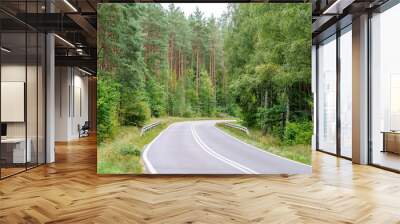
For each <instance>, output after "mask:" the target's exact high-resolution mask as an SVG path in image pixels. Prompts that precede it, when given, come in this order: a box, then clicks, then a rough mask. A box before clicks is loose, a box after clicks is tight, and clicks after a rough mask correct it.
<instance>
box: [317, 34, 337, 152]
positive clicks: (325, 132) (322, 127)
mask: <svg viewBox="0 0 400 224" xmlns="http://www.w3.org/2000/svg"><path fill="white" fill-rule="evenodd" d="M318 149H320V150H322V151H326V152H330V153H336V36H335V35H334V36H332V37H330V38H329V39H327V40H326V41H324V42H322V43H321V44H320V45H319V47H318Z"/></svg>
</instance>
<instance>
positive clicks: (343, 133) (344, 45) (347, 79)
mask: <svg viewBox="0 0 400 224" xmlns="http://www.w3.org/2000/svg"><path fill="white" fill-rule="evenodd" d="M339 41H340V50H339V52H340V154H341V156H344V157H347V158H351V157H352V149H351V146H352V49H351V48H352V33H351V25H350V26H348V27H346V28H345V29H344V30H342V31H341V35H340V39H339Z"/></svg>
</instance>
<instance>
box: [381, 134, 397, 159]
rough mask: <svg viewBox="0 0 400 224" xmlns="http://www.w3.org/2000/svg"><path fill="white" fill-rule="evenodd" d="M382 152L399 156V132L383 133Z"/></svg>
mask: <svg viewBox="0 0 400 224" xmlns="http://www.w3.org/2000/svg"><path fill="white" fill-rule="evenodd" d="M382 134H383V150H382V152H392V153H396V154H400V131H383V132H382Z"/></svg>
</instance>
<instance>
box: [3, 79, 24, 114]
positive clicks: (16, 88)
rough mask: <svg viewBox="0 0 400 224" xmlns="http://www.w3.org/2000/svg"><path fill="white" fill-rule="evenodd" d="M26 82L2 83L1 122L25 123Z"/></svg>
mask: <svg viewBox="0 0 400 224" xmlns="http://www.w3.org/2000/svg"><path fill="white" fill-rule="evenodd" d="M24 101H25V86H24V82H1V108H2V110H1V122H24Z"/></svg>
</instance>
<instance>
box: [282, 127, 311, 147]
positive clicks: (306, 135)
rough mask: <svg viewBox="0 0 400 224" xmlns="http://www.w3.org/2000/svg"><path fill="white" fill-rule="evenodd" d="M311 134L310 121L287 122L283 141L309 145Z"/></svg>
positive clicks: (289, 143) (288, 143)
mask: <svg viewBox="0 0 400 224" xmlns="http://www.w3.org/2000/svg"><path fill="white" fill-rule="evenodd" d="M312 134H313V127H312V122H310V121H303V122H289V123H288V124H287V125H286V128H285V135H284V143H285V144H287V145H297V144H303V145H309V144H311V137H312Z"/></svg>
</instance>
